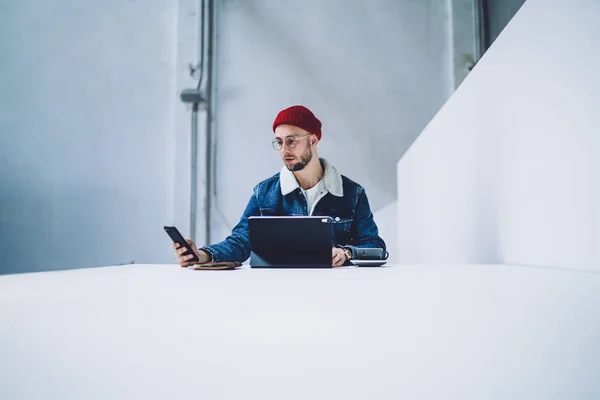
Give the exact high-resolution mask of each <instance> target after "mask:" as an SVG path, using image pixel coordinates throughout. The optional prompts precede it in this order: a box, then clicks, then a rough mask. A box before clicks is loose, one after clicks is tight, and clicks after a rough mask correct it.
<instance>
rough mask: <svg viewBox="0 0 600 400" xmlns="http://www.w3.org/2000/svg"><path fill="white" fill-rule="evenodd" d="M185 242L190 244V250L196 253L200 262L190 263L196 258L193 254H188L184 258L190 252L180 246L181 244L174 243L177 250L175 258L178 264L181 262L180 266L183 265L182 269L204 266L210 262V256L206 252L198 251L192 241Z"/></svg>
mask: <svg viewBox="0 0 600 400" xmlns="http://www.w3.org/2000/svg"><path fill="white" fill-rule="evenodd" d="M185 241H186V242H188V245H189V247H190V250H192V251H193V252H194V253H196V255H197V256H198V259H199V260H200V261H198V262H193V261H190V259H191V258H192V257H194V256H193V254H188V255H185V256H184V255H183V253H185V252H186V251H188V249H187V248H186V247H184V246H180V245H179V243H173V248H174V249H175V258H177V262H179V265H181V266H182V267H189V266H190V265H194V264H204V263H207V262H208V261H209V260H210V256H209V255H208V254H207V253H206V252H205V251H202V250H198V248H197V247H196V244H195V243H194V241H193V240H192V239H185Z"/></svg>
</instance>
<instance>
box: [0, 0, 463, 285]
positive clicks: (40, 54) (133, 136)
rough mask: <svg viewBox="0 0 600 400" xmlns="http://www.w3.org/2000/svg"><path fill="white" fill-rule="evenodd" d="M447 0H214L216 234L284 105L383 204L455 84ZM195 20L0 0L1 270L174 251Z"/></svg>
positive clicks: (151, 259) (118, 8) (83, 4)
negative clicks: (298, 110) (171, 236)
mask: <svg viewBox="0 0 600 400" xmlns="http://www.w3.org/2000/svg"><path fill="white" fill-rule="evenodd" d="M449 7H450V3H449V2H445V1H434V0H428V1H418V2H417V1H413V0H401V1H386V0H377V1H373V2H368V3H366V2H347V1H341V0H336V1H327V2H321V1H316V0H311V1H305V2H301V3H299V2H292V1H275V0H264V1H258V0H255V1H233V0H227V1H226V0H221V1H218V2H217V15H216V23H217V33H218V36H217V43H216V46H217V51H216V61H215V66H216V67H217V68H216V76H215V86H216V93H215V95H216V96H215V102H216V108H215V110H214V115H212V117H213V118H214V120H215V122H216V126H215V139H216V147H215V149H214V151H215V155H216V162H215V165H216V167H217V168H216V171H215V178H216V180H217V184H216V186H215V191H214V193H212V194H211V195H213V196H215V199H214V200H215V202H214V204H216V207H215V209H214V210H212V211H213V213H212V215H213V221H212V225H213V230H212V238H211V241H215V240H219V239H221V238H223V237H225V236H226V235H227V234H228V233H229V229H230V228H231V227H232V226H233V224H235V222H236V221H237V220H238V219H239V216H240V214H241V211H242V209H243V207H244V205H245V203H246V201H247V199H248V197H249V195H250V191H251V188H252V186H253V185H254V184H255V183H256V182H258V181H259V180H261V179H263V178H265V177H267V176H270V175H272V174H273V173H275V172H276V171H277V170H278V169H279V168H280V165H281V162H280V160H279V158H278V155H277V153H276V152H274V151H273V150H272V149H271V148H270V147H269V142H270V141H271V138H272V132H271V129H270V126H271V123H272V119H273V118H274V116H275V114H276V113H277V111H279V110H280V109H281V108H283V107H286V106H288V105H291V104H296V103H303V104H306V105H307V106H309V107H310V108H312V109H313V110H314V111H315V112H316V114H317V116H319V118H321V119H322V121H323V124H324V126H323V131H324V136H323V141H322V143H321V144H320V146H319V147H320V150H321V154H322V156H325V157H327V158H328V159H330V160H331V161H332V162H333V163H334V164H335V165H336V166H338V167H339V169H340V170H341V171H342V173H344V174H346V175H348V176H349V177H351V178H353V179H355V180H357V181H358V182H360V183H361V184H363V185H364V186H365V187H366V188H367V190H368V193H369V197H370V199H371V202H372V205H373V208H374V210H378V209H380V208H382V207H384V206H386V205H388V204H390V203H391V202H392V201H394V200H395V193H396V187H395V185H396V184H395V182H396V180H395V164H396V161H397V160H398V159H399V158H400V157H401V156H402V154H403V153H404V151H405V150H406V149H407V148H408V146H409V145H410V144H411V143H412V141H413V140H414V138H415V137H416V136H418V135H419V133H420V132H421V130H422V129H423V127H424V126H425V125H426V124H427V123H428V121H429V120H430V119H431V117H432V116H433V115H434V114H435V113H436V112H437V110H438V109H439V108H440V106H441V105H442V104H443V102H444V101H445V100H446V98H448V96H449V95H450V94H451V92H452V90H453V89H454V85H455V84H456V83H457V82H456V80H453V78H452V74H453V71H452V54H451V52H452V47H453V46H454V47H456V43H458V42H456V41H455V43H454V44H453V39H452V36H451V35H452V34H451V33H450V29H449V25H448V21H449V13H450V11H449ZM197 29H198V12H197V1H196V0H179V1H176V2H173V1H167V0H151V1H145V2H141V1H129V2H121V1H116V0H109V1H104V2H101V3H99V2H92V1H80V2H76V1H65V0H61V1H58V0H54V1H41V0H32V1H29V2H20V1H17V0H10V1H4V2H2V3H0V37H1V38H2V40H1V41H0V273H10V272H26V271H39V270H53V269H65V268H78V267H91V266H99V265H113V264H121V263H129V262H136V263H165V262H173V258H172V253H171V250H170V247H169V243H168V239H167V237H166V236H165V234H164V233H163V232H162V225H165V224H175V225H177V226H178V227H179V228H180V230H181V231H182V233H184V234H185V235H187V234H188V233H189V228H190V225H189V209H190V134H189V127H190V112H189V109H186V107H185V106H184V105H182V104H181V103H180V102H179V100H178V94H179V91H180V90H181V89H183V88H186V87H192V86H194V85H195V80H194V79H193V78H192V77H190V76H189V74H188V72H187V65H188V63H195V62H196V61H197V57H198V43H197V39H196V33H197ZM460 40H463V45H462V47H463V48H467V49H468V48H469V45H468V40H467V42H464V38H463V39H460ZM464 43H466V44H464ZM467 51H468V50H467ZM205 118H206V113H205V112H201V114H200V127H201V130H200V132H199V149H198V150H199V154H200V155H201V157H200V159H199V162H198V169H199V176H200V179H199V182H198V183H199V193H198V214H199V215H198V217H199V218H198V220H197V228H198V229H197V232H198V235H197V239H198V242H199V244H203V243H205V241H206V238H205V237H204V235H203V231H204V229H203V226H204V223H205V220H204V219H203V211H204V210H203V204H204V200H205V198H206V196H207V193H206V190H205V189H204V183H205V181H204V180H203V176H204V172H205V166H204V159H203V156H202V155H203V154H204V150H205V149H204V142H205V138H206V136H205V135H206V134H205V132H204V129H203V123H204V120H205Z"/></svg>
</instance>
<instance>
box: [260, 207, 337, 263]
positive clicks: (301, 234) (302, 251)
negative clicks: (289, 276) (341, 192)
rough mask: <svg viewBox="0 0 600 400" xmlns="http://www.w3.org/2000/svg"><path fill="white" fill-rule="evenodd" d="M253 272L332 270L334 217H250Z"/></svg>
mask: <svg viewBox="0 0 600 400" xmlns="http://www.w3.org/2000/svg"><path fill="white" fill-rule="evenodd" d="M248 225H249V229H250V246H251V249H252V253H251V255H250V266H251V267H253V268H331V248H332V232H331V218H330V217H287V216H286V217H275V216H273V217H249V218H248Z"/></svg>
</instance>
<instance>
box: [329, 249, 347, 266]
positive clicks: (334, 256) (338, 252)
mask: <svg viewBox="0 0 600 400" xmlns="http://www.w3.org/2000/svg"><path fill="white" fill-rule="evenodd" d="M347 260H348V255H347V254H346V252H345V251H344V249H340V248H339V247H334V248H333V249H331V265H333V266H334V267H341V266H342V265H344V264H345V263H346V261H347Z"/></svg>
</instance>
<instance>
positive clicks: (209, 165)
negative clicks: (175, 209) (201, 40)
mask: <svg viewBox="0 0 600 400" xmlns="http://www.w3.org/2000/svg"><path fill="white" fill-rule="evenodd" d="M214 8H215V2H214V0H208V18H207V22H208V24H207V34H208V38H207V42H206V50H207V51H206V160H205V162H206V167H205V170H206V201H205V210H204V218H205V225H204V226H205V234H204V238H205V242H206V244H210V243H211V237H210V231H211V215H212V187H213V171H212V169H213V155H214V150H213V140H212V135H213V132H212V131H213V124H212V119H213V115H212V112H213V104H212V102H213V94H212V91H213V48H214V14H215V13H214Z"/></svg>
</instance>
